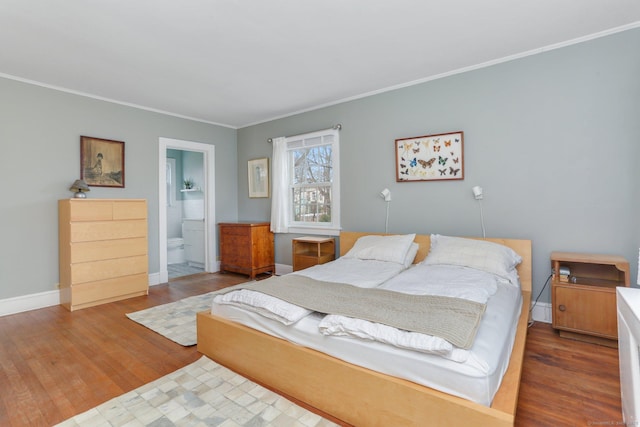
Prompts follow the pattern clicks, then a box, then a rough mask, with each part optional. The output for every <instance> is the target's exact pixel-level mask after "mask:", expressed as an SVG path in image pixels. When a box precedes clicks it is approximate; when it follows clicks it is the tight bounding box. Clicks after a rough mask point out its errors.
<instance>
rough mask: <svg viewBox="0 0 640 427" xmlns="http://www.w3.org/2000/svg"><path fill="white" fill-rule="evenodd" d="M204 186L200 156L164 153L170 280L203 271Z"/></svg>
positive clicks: (171, 150)
mask: <svg viewBox="0 0 640 427" xmlns="http://www.w3.org/2000/svg"><path fill="white" fill-rule="evenodd" d="M204 183H205V181H204V155H203V153H199V152H194V151H186V150H175V149H168V150H167V264H168V265H167V270H168V272H169V280H171V279H175V278H177V277H182V276H187V275H191V274H196V273H201V272H203V271H204V264H205V249H204V248H205V227H204V217H205V215H204V213H205V212H204V206H205V192H204V190H205V189H204Z"/></svg>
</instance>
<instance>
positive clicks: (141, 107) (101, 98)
mask: <svg viewBox="0 0 640 427" xmlns="http://www.w3.org/2000/svg"><path fill="white" fill-rule="evenodd" d="M0 77H3V78H5V79H9V80H15V81H18V82H22V83H28V84H31V85H35V86H40V87H44V88H47V89H53V90H57V91H60V92H65V93H70V94H72V95H78V96H83V97H85V98H91V99H97V100H98V101H105V102H111V103H113V104H118V105H124V106H126V107H132V108H137V109H138V110H144V111H151V112H152V113H159V114H166V115H167V116H172V117H178V118H181V119H187V120H193V121H195V122H201V123H208V124H210V125H216V126H222V127H225V128H230V129H236V130H237V129H238V127H236V126H231V125H225V124H222V123H217V122H212V121H210V120H204V119H199V118H197V117H189V116H185V115H182V114H177V113H172V112H170V111H165V110H158V109H157V108H151V107H145V106H144V105H139V104H133V103H131V102H124V101H118V100H117V99H112V98H106V97H104V96H98V95H93V94H91V93H87V92H81V91H78V90H74V89H68V88H66V87H62V86H56V85H52V84H48V83H42V82H39V81H36V80H30V79H25V78H23V77H18V76H13V75H11V74H5V73H0Z"/></svg>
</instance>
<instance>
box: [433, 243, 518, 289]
mask: <svg viewBox="0 0 640 427" xmlns="http://www.w3.org/2000/svg"><path fill="white" fill-rule="evenodd" d="M521 261H522V257H520V255H518V254H517V253H515V252H514V251H513V249H511V248H509V247H507V246H504V245H500V244H498V243H494V242H487V241H486V240H475V239H465V238H462V237H450V236H441V235H439V234H432V235H431V249H430V251H429V254H428V255H427V257H426V258H425V259H424V261H422V264H424V265H442V264H445V265H459V266H462V267H470V268H475V269H477V270H482V271H486V272H488V273H492V274H495V275H497V276H499V277H500V278H502V279H505V280H507V281H509V282H511V283H513V284H517V283H518V275H517V272H516V270H515V268H516V266H517V265H518V264H520V262H521Z"/></svg>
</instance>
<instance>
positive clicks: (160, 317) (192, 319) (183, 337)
mask: <svg viewBox="0 0 640 427" xmlns="http://www.w3.org/2000/svg"><path fill="white" fill-rule="evenodd" d="M214 293H215V292H209V293H207V294H203V295H196V296H193V297H188V298H184V299H181V300H179V301H175V302H171V303H169V304H163V305H158V306H155V307H151V308H147V309H145V310H141V311H136V312H134V313H128V314H127V317H128V318H129V319H131V320H133V321H134V322H138V323H140V324H141V325H143V326H146V327H147V328H149V329H151V330H152V331H154V332H157V333H159V334H160V335H163V336H165V337H167V338H169V339H170V340H171V341H174V342H177V343H178V344H180V345H183V346H185V347H187V346H190V345H195V344H196V342H197V338H196V313H198V312H200V311H205V310H211V302H212V301H213V294H214Z"/></svg>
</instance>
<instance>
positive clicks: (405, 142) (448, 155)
mask: <svg viewBox="0 0 640 427" xmlns="http://www.w3.org/2000/svg"><path fill="white" fill-rule="evenodd" d="M463 147H464V133H463V132H462V131H458V132H452V133H439V134H435V135H425V136H416V137H412V138H401V139H396V141H395V147H394V148H395V150H396V181H397V182H413V181H444V180H451V179H464V150H463Z"/></svg>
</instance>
